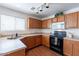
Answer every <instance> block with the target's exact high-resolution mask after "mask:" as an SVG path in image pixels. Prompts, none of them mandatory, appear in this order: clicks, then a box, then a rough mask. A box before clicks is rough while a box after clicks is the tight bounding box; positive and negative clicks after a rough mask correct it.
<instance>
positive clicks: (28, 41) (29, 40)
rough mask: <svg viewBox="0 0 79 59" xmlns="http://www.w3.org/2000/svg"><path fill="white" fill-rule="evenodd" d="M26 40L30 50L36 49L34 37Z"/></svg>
mask: <svg viewBox="0 0 79 59" xmlns="http://www.w3.org/2000/svg"><path fill="white" fill-rule="evenodd" d="M26 40H27V43H26V44H27V46H28V48H29V49H30V48H33V47H35V39H34V37H32V36H30V37H27V39H26Z"/></svg>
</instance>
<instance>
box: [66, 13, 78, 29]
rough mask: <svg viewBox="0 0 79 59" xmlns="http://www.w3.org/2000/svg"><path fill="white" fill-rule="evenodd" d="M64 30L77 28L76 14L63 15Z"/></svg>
mask: <svg viewBox="0 0 79 59" xmlns="http://www.w3.org/2000/svg"><path fill="white" fill-rule="evenodd" d="M65 28H77V13H71V14H67V15H65Z"/></svg>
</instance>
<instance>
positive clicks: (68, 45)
mask: <svg viewBox="0 0 79 59" xmlns="http://www.w3.org/2000/svg"><path fill="white" fill-rule="evenodd" d="M72 45H73V44H72V40H68V39H64V44H63V52H64V54H65V55H68V56H72V55H73V49H72V48H73V46H72Z"/></svg>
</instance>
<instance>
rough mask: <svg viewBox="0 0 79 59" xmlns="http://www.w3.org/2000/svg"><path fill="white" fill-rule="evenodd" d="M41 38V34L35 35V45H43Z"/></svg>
mask: <svg viewBox="0 0 79 59" xmlns="http://www.w3.org/2000/svg"><path fill="white" fill-rule="evenodd" d="M41 39H42V36H41V35H39V36H35V46H38V45H41V43H42V40H41Z"/></svg>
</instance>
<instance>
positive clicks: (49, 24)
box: [47, 19, 52, 29]
mask: <svg viewBox="0 0 79 59" xmlns="http://www.w3.org/2000/svg"><path fill="white" fill-rule="evenodd" d="M51 23H52V22H51V19H48V20H47V28H49V29H50V28H51Z"/></svg>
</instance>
